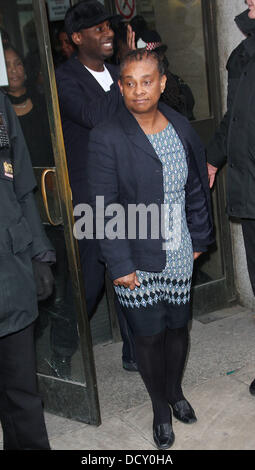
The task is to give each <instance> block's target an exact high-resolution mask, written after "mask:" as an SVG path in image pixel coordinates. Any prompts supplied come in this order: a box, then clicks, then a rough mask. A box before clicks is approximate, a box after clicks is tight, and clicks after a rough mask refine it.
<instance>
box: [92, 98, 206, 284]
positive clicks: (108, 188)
mask: <svg viewBox="0 0 255 470" xmlns="http://www.w3.org/2000/svg"><path fill="white" fill-rule="evenodd" d="M159 109H160V111H161V112H162V113H163V114H164V115H165V116H166V118H167V119H168V120H169V121H170V122H171V123H172V124H173V126H174V128H175V130H176V131H177V133H178V135H179V137H180V139H181V141H182V143H183V146H184V149H185V151H186V156H187V163H188V169H189V174H188V180H187V183H186V187H185V193H186V215H187V223H188V228H189V231H190V234H191V239H192V242H193V250H194V251H206V250H207V246H208V245H209V244H211V243H212V242H213V240H214V237H213V222H212V215H211V201H210V191H209V186H208V177H207V167H206V158H205V152H204V148H203V145H202V144H201V141H200V139H199V137H198V136H197V134H196V133H195V131H194V130H193V129H192V127H191V125H190V124H189V122H188V120H187V119H186V118H185V117H183V116H182V115H181V114H179V113H177V112H176V111H174V110H173V109H172V108H170V107H169V106H167V105H165V104H163V103H159ZM86 175H87V185H88V189H89V194H90V204H91V206H92V207H93V208H94V209H95V207H96V196H104V203H105V208H107V206H109V205H110V204H114V203H119V204H121V205H122V206H123V207H124V208H125V214H127V207H128V204H135V205H138V204H145V205H146V206H149V205H150V204H156V205H157V206H158V209H159V213H160V210H161V205H163V204H164V188H163V168H162V164H161V161H160V160H159V158H158V156H157V155H156V153H155V151H154V148H153V147H152V145H151V144H150V142H149V140H148V138H147V137H146V135H145V134H144V132H143V131H142V129H141V127H140V126H139V124H138V123H137V121H136V119H135V118H134V117H133V116H132V114H131V113H130V112H129V111H128V110H127V109H126V108H123V109H122V110H120V111H119V112H118V114H117V115H116V116H115V117H113V118H112V119H111V120H110V121H109V122H106V123H104V124H101V125H99V126H98V127H96V128H95V129H93V131H92V132H91V134H90V143H89V154H88V159H87V166H86ZM98 215H99V218H98V223H99V226H100V225H102V226H103V224H102V217H100V213H99V214H97V216H98ZM123 217H124V218H125V216H124V215H121V212H120V219H119V224H121V222H124V219H123ZM111 218H112V217H111V216H109V217H105V220H104V222H105V225H106V223H107V222H108V221H109V220H110V219H111ZM125 222H127V221H125ZM159 227H161V220H160V224H159ZM126 229H127V225H126ZM147 229H148V234H150V221H149V220H148V226H147ZM159 232H161V230H159ZM100 237H101V238H102V239H100V240H99V244H100V247H101V251H102V255H103V258H104V261H105V262H106V264H107V269H108V272H109V274H110V277H111V279H117V278H119V277H122V276H124V275H127V274H130V273H131V272H134V271H135V270H137V269H138V270H142V271H152V272H160V271H162V270H163V269H164V267H165V265H166V252H165V251H164V250H163V249H162V247H163V242H164V240H163V238H162V236H161V234H160V237H159V238H158V239H152V237H150V236H148V238H147V239H146V240H144V239H142V240H141V239H140V240H139V239H137V238H136V239H127V237H126V238H125V239H114V240H110V239H107V238H103V234H100Z"/></svg>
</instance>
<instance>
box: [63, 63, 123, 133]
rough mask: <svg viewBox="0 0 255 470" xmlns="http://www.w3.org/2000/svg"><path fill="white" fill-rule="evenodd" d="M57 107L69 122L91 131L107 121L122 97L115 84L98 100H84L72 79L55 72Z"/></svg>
mask: <svg viewBox="0 0 255 470" xmlns="http://www.w3.org/2000/svg"><path fill="white" fill-rule="evenodd" d="M56 79H57V87H58V97H59V105H60V110H61V114H62V116H65V117H68V119H70V120H71V121H73V122H75V123H76V124H79V125H80V126H84V127H86V128H88V129H93V128H94V127H95V126H96V125H97V124H99V123H100V122H102V120H107V118H108V117H111V116H113V114H114V113H115V112H116V111H117V109H118V107H119V105H120V103H121V102H122V97H121V94H120V91H119V87H118V84H117V83H113V84H112V86H111V89H110V91H108V92H107V93H105V95H104V96H102V97H100V98H93V96H91V97H90V99H89V100H86V99H84V93H83V90H82V89H81V88H80V86H79V83H78V82H77V81H76V80H75V77H74V78H70V77H67V76H63V75H58V73H57V71H56Z"/></svg>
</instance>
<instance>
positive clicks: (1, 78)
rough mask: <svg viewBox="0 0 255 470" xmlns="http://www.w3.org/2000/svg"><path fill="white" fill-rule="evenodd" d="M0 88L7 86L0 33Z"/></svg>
mask: <svg viewBox="0 0 255 470" xmlns="http://www.w3.org/2000/svg"><path fill="white" fill-rule="evenodd" d="M0 86H8V77H7V72H6V65H5V60H4V50H3V43H2V38H1V33H0Z"/></svg>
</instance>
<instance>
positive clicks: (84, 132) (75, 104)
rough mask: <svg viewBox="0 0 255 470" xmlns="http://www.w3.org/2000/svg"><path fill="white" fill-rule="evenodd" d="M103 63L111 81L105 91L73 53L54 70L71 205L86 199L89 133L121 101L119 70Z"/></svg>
mask: <svg viewBox="0 0 255 470" xmlns="http://www.w3.org/2000/svg"><path fill="white" fill-rule="evenodd" d="M105 65H106V67H107V68H108V70H109V72H110V74H111V76H112V78H113V80H114V84H113V85H112V86H111V90H110V91H109V92H107V93H106V92H105V91H104V90H103V88H102V87H101V86H100V85H99V83H98V82H97V81H96V79H95V78H94V77H93V75H91V73H90V72H89V71H88V70H87V69H86V68H85V67H84V65H83V64H82V63H81V62H80V61H79V60H78V58H77V56H73V57H71V58H70V59H69V60H68V61H67V62H65V63H64V64H62V65H61V66H60V67H58V68H57V70H56V81H57V88H58V97H59V105H60V112H61V119H62V126H63V133H64V141H65V149H66V155H67V164H68V170H69V178H70V184H71V187H72V192H73V198H74V203H75V204H76V203H77V202H85V201H86V188H85V187H84V181H83V179H84V168H85V161H86V156H87V148H88V140H89V133H90V131H91V129H92V128H93V127H95V126H96V125H97V124H99V123H100V122H102V121H103V120H106V119H107V118H109V117H112V116H113V114H114V113H115V112H116V110H117V108H118V106H119V104H120V103H121V102H122V98H121V94H120V92H119V87H118V84H117V80H118V73H119V69H118V67H115V66H114V65H109V64H105Z"/></svg>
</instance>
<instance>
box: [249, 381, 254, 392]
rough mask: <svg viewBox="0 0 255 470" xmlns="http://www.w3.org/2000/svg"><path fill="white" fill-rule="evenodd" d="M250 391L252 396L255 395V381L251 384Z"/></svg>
mask: <svg viewBox="0 0 255 470" xmlns="http://www.w3.org/2000/svg"><path fill="white" fill-rule="evenodd" d="M249 390H250V393H251V394H252V395H255V379H254V380H253V382H252V383H251V385H250V388H249Z"/></svg>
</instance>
